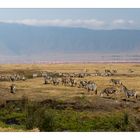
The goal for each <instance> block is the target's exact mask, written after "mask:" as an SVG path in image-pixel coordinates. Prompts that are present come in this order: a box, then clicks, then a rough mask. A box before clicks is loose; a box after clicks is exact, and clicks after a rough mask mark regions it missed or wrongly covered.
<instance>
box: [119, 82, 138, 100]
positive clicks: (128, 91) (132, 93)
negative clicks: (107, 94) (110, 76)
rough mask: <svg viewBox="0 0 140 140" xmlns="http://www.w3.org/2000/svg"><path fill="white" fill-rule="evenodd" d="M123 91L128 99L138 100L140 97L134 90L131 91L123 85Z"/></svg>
mask: <svg viewBox="0 0 140 140" xmlns="http://www.w3.org/2000/svg"><path fill="white" fill-rule="evenodd" d="M121 91H122V92H123V93H124V94H125V96H126V97H127V98H129V97H135V98H137V97H138V96H137V93H136V91H135V90H134V89H132V90H129V89H127V88H126V86H124V85H123V84H122V85H121Z"/></svg>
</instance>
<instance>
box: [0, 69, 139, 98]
mask: <svg viewBox="0 0 140 140" xmlns="http://www.w3.org/2000/svg"><path fill="white" fill-rule="evenodd" d="M115 73H117V71H116V70H113V71H110V70H105V72H104V75H103V74H102V75H100V74H99V71H96V73H94V75H92V74H90V73H87V72H85V73H84V72H83V73H62V72H58V73H57V72H42V73H40V74H38V73H32V76H31V77H32V78H36V77H43V78H44V84H45V85H47V84H52V85H54V86H57V85H60V84H61V85H64V86H70V87H77V88H83V89H86V90H87V91H88V93H93V92H94V93H95V94H96V95H97V94H98V95H100V96H101V97H103V96H104V95H107V96H109V95H115V96H117V95H118V93H124V95H125V96H126V97H127V98H129V97H135V98H137V97H138V95H137V92H136V91H135V90H130V89H128V88H127V87H126V86H125V85H124V84H123V83H122V82H121V81H120V80H118V79H111V80H110V82H111V83H112V84H111V86H109V87H107V88H105V89H103V90H102V91H101V92H100V93H98V91H97V89H98V87H97V84H96V83H95V82H94V81H92V80H85V79H84V77H86V76H112V75H113V74H115ZM27 79H28V78H27V77H26V76H25V75H23V74H22V75H20V74H13V75H2V76H0V81H12V84H11V85H10V92H11V93H13V94H14V93H16V85H15V84H14V81H18V80H22V81H26V80H27Z"/></svg>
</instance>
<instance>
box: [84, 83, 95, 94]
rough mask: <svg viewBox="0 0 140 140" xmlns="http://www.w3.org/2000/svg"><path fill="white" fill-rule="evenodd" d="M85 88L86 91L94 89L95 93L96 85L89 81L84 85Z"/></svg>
mask: <svg viewBox="0 0 140 140" xmlns="http://www.w3.org/2000/svg"><path fill="white" fill-rule="evenodd" d="M86 89H87V90H88V92H90V91H94V92H95V94H97V86H96V84H95V83H90V82H89V83H88V84H87V85H86Z"/></svg>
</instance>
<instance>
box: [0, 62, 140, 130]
mask: <svg viewBox="0 0 140 140" xmlns="http://www.w3.org/2000/svg"><path fill="white" fill-rule="evenodd" d="M105 69H108V70H110V71H112V70H116V71H117V72H116V73H115V74H113V75H111V76H98V75H97V76H96V75H94V74H95V71H96V70H99V71H100V72H101V73H103V72H104V71H105ZM42 72H53V73H60V72H61V73H74V72H75V73H88V74H90V75H89V76H84V77H83V78H78V77H75V79H76V80H77V81H78V80H87V81H89V80H90V81H94V83H96V85H97V95H96V94H95V93H94V92H93V91H90V92H88V91H87V90H86V89H84V88H79V87H77V86H65V85H63V84H61V83H60V84H58V85H53V84H44V77H42V76H37V77H35V78H32V74H33V73H42ZM12 74H22V75H25V77H26V80H25V81H23V80H18V81H14V82H12V81H0V105H1V111H0V131H140V119H139V118H140V86H139V85H140V64H138V63H114V64H113V63H95V64H5V65H0V75H12ZM110 79H119V80H120V81H121V82H122V83H123V85H125V86H126V87H127V88H128V89H130V90H131V89H134V90H135V91H136V92H137V95H138V98H137V99H136V98H134V97H130V98H127V97H126V96H125V94H124V93H122V92H121V90H118V92H117V95H113V94H112V95H109V96H106V95H105V96H103V97H101V96H100V93H101V91H103V89H105V88H107V87H110V86H112V83H111V82H110ZM11 84H15V86H16V93H15V94H12V93H10V85H11ZM117 89H119V87H117ZM23 101H24V103H23V104H24V105H23V106H21V105H19V104H20V103H21V102H23ZM42 112H43V113H42ZM44 112H45V113H44ZM39 113H41V115H42V114H47V115H44V116H41V115H39ZM32 115H33V116H32ZM33 118H34V119H33ZM38 118H39V119H38ZM52 118H53V119H52ZM37 119H38V120H37ZM42 120H43V121H42ZM9 122H10V123H9ZM39 122H42V123H41V124H40V123H39ZM50 122H51V123H50Z"/></svg>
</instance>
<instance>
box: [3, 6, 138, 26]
mask: <svg viewBox="0 0 140 140" xmlns="http://www.w3.org/2000/svg"><path fill="white" fill-rule="evenodd" d="M0 21H1V22H8V23H22V24H27V25H36V26H66V27H84V28H93V29H108V28H109V29H114V28H123V29H125V28H127V29H140V9H132V8H131V9H95V8H94V9H89V8H85V9H0Z"/></svg>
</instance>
